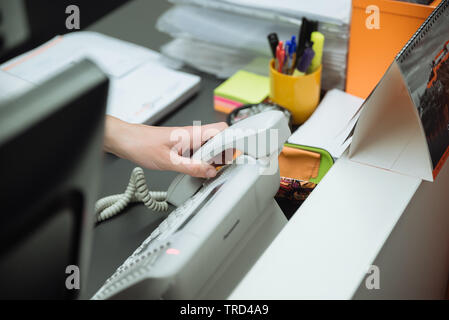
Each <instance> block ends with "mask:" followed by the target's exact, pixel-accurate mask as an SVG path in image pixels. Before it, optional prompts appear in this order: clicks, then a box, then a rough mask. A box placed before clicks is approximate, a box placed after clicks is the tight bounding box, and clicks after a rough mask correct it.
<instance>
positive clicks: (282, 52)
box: [276, 41, 285, 72]
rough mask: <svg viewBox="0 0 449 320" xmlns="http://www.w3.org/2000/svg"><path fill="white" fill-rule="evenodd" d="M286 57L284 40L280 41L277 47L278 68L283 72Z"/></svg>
mask: <svg viewBox="0 0 449 320" xmlns="http://www.w3.org/2000/svg"><path fill="white" fill-rule="evenodd" d="M284 59H285V50H284V44H283V43H282V41H279V43H278V46H277V48H276V70H277V71H278V72H282V67H283V65H284Z"/></svg>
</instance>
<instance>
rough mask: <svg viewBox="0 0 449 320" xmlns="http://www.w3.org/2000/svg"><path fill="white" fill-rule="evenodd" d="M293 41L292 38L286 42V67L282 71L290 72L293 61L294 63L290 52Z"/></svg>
mask: <svg viewBox="0 0 449 320" xmlns="http://www.w3.org/2000/svg"><path fill="white" fill-rule="evenodd" d="M291 46H292V45H291V42H290V40H287V41H286V42H285V47H284V48H285V61H284V67H283V68H282V73H288V71H289V70H290V66H291V63H292V59H291V58H292V57H291V54H290V51H291Z"/></svg>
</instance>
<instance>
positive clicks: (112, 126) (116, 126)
mask: <svg viewBox="0 0 449 320" xmlns="http://www.w3.org/2000/svg"><path fill="white" fill-rule="evenodd" d="M130 126H131V124H130V123H128V122H125V121H122V120H120V119H118V118H115V117H112V116H106V123H105V134H104V151H106V152H109V153H112V154H115V155H116V156H118V157H121V158H124V157H126V155H125V148H123V147H124V146H125V145H126V143H125V142H124V141H122V140H123V137H126V136H127V132H128V131H129V127H130Z"/></svg>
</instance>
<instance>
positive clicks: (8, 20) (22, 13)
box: [0, 0, 128, 63]
mask: <svg viewBox="0 0 449 320" xmlns="http://www.w3.org/2000/svg"><path fill="white" fill-rule="evenodd" d="M127 1H128V0H107V1H92V0H57V1H55V0H39V1H36V0H1V1H0V63H3V62H5V61H8V60H9V59H11V58H13V57H15V56H17V55H19V54H21V53H24V52H27V51H29V50H31V49H33V48H35V47H37V46H39V45H41V44H42V43H44V42H46V41H48V40H50V39H51V38H53V37H55V36H57V35H60V34H65V33H68V32H73V31H79V30H77V29H68V28H67V26H66V19H67V18H68V17H69V16H70V14H69V13H71V12H72V11H71V10H70V9H69V10H68V12H69V13H66V11H67V7H69V6H73V5H75V6H77V7H78V9H79V13H80V24H79V27H80V30H83V29H85V28H87V27H88V26H90V25H91V24H92V23H94V22H96V21H98V19H100V18H102V17H103V16H105V15H106V14H108V13H109V12H111V11H113V10H115V9H117V8H118V7H120V6H121V5H123V4H125V3H126V2H127Z"/></svg>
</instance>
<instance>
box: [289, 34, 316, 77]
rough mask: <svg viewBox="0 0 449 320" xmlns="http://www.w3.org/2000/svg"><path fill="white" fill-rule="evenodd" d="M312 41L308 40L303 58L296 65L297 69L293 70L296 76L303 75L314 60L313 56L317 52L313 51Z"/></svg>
mask: <svg viewBox="0 0 449 320" xmlns="http://www.w3.org/2000/svg"><path fill="white" fill-rule="evenodd" d="M312 44H313V43H311V42H309V41H307V42H306V45H305V49H304V53H303V55H302V57H301V59H300V60H299V62H298V65H297V66H296V69H295V71H294V72H293V75H294V76H303V75H304V74H305V73H306V71H307V68H308V67H309V66H310V62H311V61H312V59H313V57H314V56H315V52H314V51H313V49H312V48H311V47H312Z"/></svg>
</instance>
